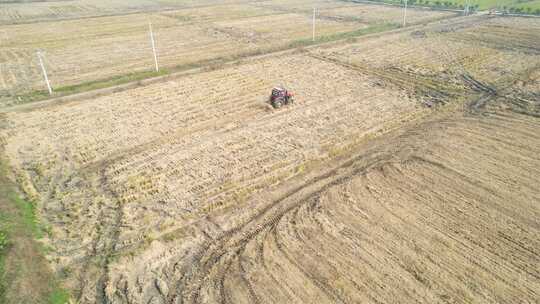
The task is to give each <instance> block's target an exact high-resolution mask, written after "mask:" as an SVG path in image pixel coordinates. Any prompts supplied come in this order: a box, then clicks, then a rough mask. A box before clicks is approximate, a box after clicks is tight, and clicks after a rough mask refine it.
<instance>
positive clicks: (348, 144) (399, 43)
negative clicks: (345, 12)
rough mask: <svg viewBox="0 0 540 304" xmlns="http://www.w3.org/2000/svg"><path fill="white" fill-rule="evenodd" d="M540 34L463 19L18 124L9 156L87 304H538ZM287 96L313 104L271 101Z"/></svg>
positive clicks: (97, 101)
mask: <svg viewBox="0 0 540 304" xmlns="http://www.w3.org/2000/svg"><path fill="white" fill-rule="evenodd" d="M327 4H328V5H329V6H331V5H332V4H333V2H332V1H328V2H327ZM302 5H305V3H304V4H302V3H300V2H299V3H298V8H295V10H296V11H290V12H285V13H283V12H282V13H280V14H278V15H273V14H270V15H265V14H262V15H259V16H258V17H255V16H254V15H256V14H259V13H261V11H260V10H259V8H264V10H266V9H268V8H271V9H272V10H274V11H278V8H279V7H280V3H279V2H278V1H276V2H275V3H272V4H271V5H270V4H268V3H267V2H266V1H265V2H258V3H257V5H256V6H254V7H257V9H254V10H253V11H249V12H248V15H249V16H242V17H241V18H239V19H236V18H237V16H235V17H234V18H230V19H226V18H225V17H223V18H224V19H222V17H221V16H219V17H216V18H217V19H215V20H217V21H212V22H211V24H212V25H213V26H216V27H219V28H226V27H232V28H234V29H235V30H234V31H235V32H236V31H241V30H242V28H243V27H245V26H246V25H245V24H244V23H243V21H245V20H252V21H250V22H248V24H255V25H257V26H258V25H262V24H263V23H264V22H261V23H257V22H258V21H259V20H268V19H266V18H281V16H301V15H302V13H301V12H300V11H301V10H302V9H304V8H303V7H302ZM207 9H208V8H207ZM329 9H335V7H329ZM264 10H263V11H264ZM239 11H240V10H238V9H237V8H231V11H230V12H233V13H231V14H238V12H239ZM201 12H202V13H201V15H200V17H197V18H193V19H189V18H187V17H185V16H186V15H179V14H177V12H174V13H172V14H169V12H168V13H167V14H161V15H160V18H161V19H159V20H163V22H165V23H167V22H170V20H173V19H182V20H184V21H183V22H186V26H190V25H191V26H199V25H198V23H197V22H199V21H197V20H206V21H208V20H209V18H210V19H212V18H214V17H213V14H212V13H208V11H206V10H202V11H201ZM234 12H236V13H234ZM252 14H253V15H252ZM166 15H167V16H166ZM224 15H226V14H224ZM326 20H327V21H328V22H338V23H340V24H341V25H345V24H348V22H356V21H354V20H350V19H349V20H348V21H346V22H345V21H335V20H329V19H326ZM527 20H529V19H519V18H490V17H488V16H475V17H467V18H453V19H451V20H446V21H443V22H440V23H436V24H430V25H426V26H422V27H420V28H421V30H418V28H412V29H409V30H402V31H399V32H394V33H387V34H381V35H378V36H373V37H364V38H356V39H354V40H348V41H343V42H340V43H338V44H330V45H325V46H320V47H316V48H310V49H305V50H297V51H295V52H287V53H283V54H278V55H269V56H264V57H253V58H251V59H246V60H244V61H243V62H242V63H238V64H232V65H227V66H223V67H221V68H218V69H215V70H212V71H204V72H197V73H191V74H186V75H184V76H182V77H178V78H175V79H172V80H168V81H164V82H161V83H153V84H150V85H146V86H141V87H138V88H134V89H129V90H124V91H120V92H115V93H111V94H108V95H105V96H100V97H96V98H93V99H92V100H78V101H72V102H66V103H58V104H55V103H46V104H41V105H39V106H35V107H26V108H24V109H21V108H13V109H12V110H11V111H5V112H4V113H3V114H2V117H1V121H0V122H1V124H0V142H1V143H2V144H3V152H4V153H5V156H6V158H7V159H9V161H10V165H11V167H12V169H13V173H14V176H15V178H16V180H17V182H18V183H19V184H20V186H21V188H22V190H23V191H24V193H25V194H26V195H27V197H28V198H29V199H31V200H33V201H34V202H35V203H36V206H37V210H38V212H39V216H40V218H41V219H42V221H43V222H44V223H45V224H46V225H47V226H48V227H50V229H49V235H48V237H47V238H46V240H44V242H45V243H46V245H47V246H49V247H50V248H51V250H50V253H49V254H48V259H49V261H50V263H51V265H52V266H53V268H54V270H55V271H56V272H58V273H60V274H62V275H63V276H64V277H65V286H66V287H68V288H69V289H70V290H72V292H73V296H74V298H76V299H77V300H78V301H79V302H80V303H152V304H155V303H314V302H317V303H319V302H321V303H362V302H369V303H371V302H377V303H392V302H403V303H409V302H420V303H470V302H474V303H514V302H524V303H535V302H537V301H538V300H539V299H540V294H539V292H538V290H540V268H539V266H538V265H540V258H539V256H540V254H539V253H540V241H539V240H538V237H537V235H538V234H539V233H540V231H539V230H540V222H539V219H540V205H539V204H538V203H539V202H540V188H539V187H538V180H539V178H540V169H539V168H540V158H539V157H538V155H539V153H540V124H539V122H540V121H539V119H540V115H539V113H540V98H539V93H540V92H539V90H538V84H539V81H540V61H539V59H540V52H539V51H538V45H537V41H538V40H536V39H537V38H538V36H537V34H536V33H537V32H538V31H536V30H537V29H538V27H539V24H538V23H536V21H530V22H529V21H527ZM527 22H529V23H527ZM294 23H295V22H292V23H291V24H294ZM157 24H159V22H157ZM171 27H172V28H174V27H175V25H172V26H171ZM527 27H529V28H531V29H534V30H535V31H530V32H527V31H525V30H524V29H525V28H527ZM163 28H167V27H166V26H163ZM480 30H481V31H482V35H478V34H477V33H478V32H479V31H480ZM258 31H262V30H260V29H259V30H258ZM126 32H129V31H126ZM300 35H303V34H300ZM475 35H476V36H475ZM509 37H511V38H509ZM436 43H439V44H436ZM437 46H438V48H437ZM400 51H401V52H400ZM398 54H401V55H398ZM277 84H283V85H284V86H286V87H287V88H290V89H291V90H292V91H294V92H295V96H296V101H295V103H294V104H293V105H289V106H286V107H284V108H282V109H279V110H273V109H271V108H270V107H269V106H268V105H267V104H266V103H265V101H266V99H267V96H268V94H269V90H270V88H272V87H273V86H275V85H277Z"/></svg>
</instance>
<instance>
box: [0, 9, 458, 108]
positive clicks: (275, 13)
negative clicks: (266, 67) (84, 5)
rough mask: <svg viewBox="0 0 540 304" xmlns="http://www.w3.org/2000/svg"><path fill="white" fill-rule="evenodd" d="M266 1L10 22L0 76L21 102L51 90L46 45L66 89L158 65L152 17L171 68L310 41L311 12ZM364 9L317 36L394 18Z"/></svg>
mask: <svg viewBox="0 0 540 304" xmlns="http://www.w3.org/2000/svg"><path fill="white" fill-rule="evenodd" d="M325 3H327V4H329V5H330V4H332V7H339V6H340V5H341V6H344V5H347V7H349V6H350V5H351V4H349V3H343V2H340V1H331V2H325ZM263 4H266V2H265V3H254V4H234V3H233V4H230V5H227V4H222V5H213V6H212V5H208V6H204V7H201V8H198V9H196V10H195V9H192V8H190V7H186V8H184V9H179V10H173V11H164V12H161V13H153V14H149V13H148V14H147V13H144V14H143V13H141V14H130V15H124V16H114V17H100V18H87V19H78V20H64V21H56V22H47V23H46V25H47V26H43V24H42V23H32V24H20V25H11V26H3V27H2V28H0V39H2V44H1V45H0V58H3V59H2V61H1V62H0V70H2V71H7V72H6V73H5V74H4V75H5V76H4V77H3V79H2V81H1V82H0V104H1V105H4V106H5V105H6V104H7V105H10V104H14V103H17V102H21V100H22V101H24V100H25V98H30V97H31V96H32V93H35V91H36V90H41V91H43V90H44V89H45V84H44V81H43V79H42V76H41V70H40V67H39V66H38V64H37V58H36V51H37V50H42V51H44V53H45V55H44V57H45V65H46V68H47V70H48V72H49V74H50V75H49V78H50V80H51V83H52V86H53V88H57V89H59V90H62V89H63V88H66V87H69V86H73V85H81V84H86V83H91V82H93V81H104V80H110V79H113V80H114V78H115V77H119V76H127V75H137V73H142V72H148V71H151V70H152V69H153V67H154V62H153V60H154V59H153V55H152V49H151V44H150V40H149V39H150V37H149V32H148V21H152V23H153V27H154V32H155V36H156V40H157V51H158V60H159V63H160V66H161V67H162V68H164V69H167V68H169V69H175V68H178V67H190V66H197V65H204V64H208V63H209V62H215V61H226V60H231V59H234V58H241V57H244V56H250V55H253V54H260V53H265V52H269V51H273V50H277V49H282V48H288V47H290V46H291V45H295V43H297V44H298V43H299V42H300V44H301V43H302V42H305V41H310V39H311V34H312V32H311V22H312V19H311V12H309V11H304V10H297V9H295V8H294V6H292V7H290V8H287V10H285V9H276V7H275V6H271V5H266V6H265V5H263ZM268 4H272V2H269V3H268ZM276 5H277V4H276ZM302 5H303V6H305V7H307V6H308V3H307V2H306V1H304V2H302ZM355 6H362V5H361V4H358V5H355ZM380 10H382V11H384V12H386V13H388V15H387V14H386V13H385V14H382V13H381V14H380V15H379V16H397V14H399V9H398V8H394V7H382V8H381V9H380ZM378 12H379V11H378ZM359 14H360V15H361V16H364V15H366V16H371V17H369V18H366V19H365V20H364V19H363V17H359V19H346V18H345V19H344V18H341V17H340V16H337V15H336V18H330V16H331V12H324V13H322V12H321V16H320V20H319V21H318V24H317V37H324V36H332V35H336V34H340V33H347V32H352V31H357V30H362V29H366V28H369V27H371V26H372V25H375V26H378V25H379V24H381V23H384V24H392V22H393V21H391V20H390V19H389V18H388V17H382V18H381V17H375V16H376V15H373V14H371V13H370V12H369V11H363V12H359ZM414 14H415V13H413V12H411V15H412V17H411V19H416V18H417V16H415V15H414ZM418 15H419V16H420V15H421V16H423V17H422V18H440V13H436V12H428V11H421V12H419V13H418ZM445 16H450V15H448V14H446V15H445ZM377 18H379V20H376V19H377ZM422 20H424V19H422ZM13 52H22V53H23V54H24V56H19V57H17V58H11V57H10V56H11V55H10V54H11V53H13ZM29 96H30V97H29Z"/></svg>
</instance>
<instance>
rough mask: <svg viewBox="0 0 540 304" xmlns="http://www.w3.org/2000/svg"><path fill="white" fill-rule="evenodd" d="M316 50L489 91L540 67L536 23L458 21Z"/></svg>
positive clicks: (352, 62) (539, 36)
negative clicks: (530, 69)
mask: <svg viewBox="0 0 540 304" xmlns="http://www.w3.org/2000/svg"><path fill="white" fill-rule="evenodd" d="M451 23H452V24H451V25H448V24H446V23H444V22H443V23H442V24H440V25H438V26H433V27H430V28H427V29H425V28H424V29H420V30H416V31H413V32H404V33H396V34H392V35H384V36H381V37H380V38H378V39H369V40H367V41H360V42H358V43H356V44H347V45H344V46H340V47H331V48H328V49H321V50H319V51H317V54H318V55H322V56H324V57H325V58H327V59H330V60H337V61H339V62H343V63H347V64H350V65H352V66H356V67H357V68H359V69H367V70H373V71H384V72H382V73H386V74H388V75H391V77H396V75H399V74H401V75H403V76H404V77H405V78H406V77H414V78H418V77H427V78H438V80H439V81H441V82H450V83H454V84H455V85H457V86H472V87H475V88H476V89H478V90H486V89H488V90H489V89H490V87H493V86H494V85H496V84H497V83H501V84H502V83H505V82H506V81H508V80H509V79H513V78H515V77H516V75H519V74H520V73H522V72H524V71H526V70H527V69H529V68H530V67H535V66H537V65H538V64H540V32H539V31H538V29H540V19H531V20H529V19H522V18H486V16H479V17H471V18H462V19H460V20H459V21H452V22H451Z"/></svg>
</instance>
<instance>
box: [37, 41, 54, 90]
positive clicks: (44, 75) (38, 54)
mask: <svg viewBox="0 0 540 304" xmlns="http://www.w3.org/2000/svg"><path fill="white" fill-rule="evenodd" d="M37 56H38V58H39V65H40V66H41V71H42V72H43V77H44V78H45V83H47V89H49V95H52V88H51V84H50V82H49V77H47V70H45V65H44V64H43V59H42V58H41V52H37Z"/></svg>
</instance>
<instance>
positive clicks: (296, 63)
mask: <svg viewBox="0 0 540 304" xmlns="http://www.w3.org/2000/svg"><path fill="white" fill-rule="evenodd" d="M283 66H291V67H294V69H292V70H288V69H287V70H284V69H282V67H283ZM322 71H324V73H321V72H322ZM280 82H281V83H284V84H286V85H288V86H289V87H291V88H292V89H293V90H295V91H296V92H297V94H298V99H297V104H298V106H293V107H290V108H288V109H286V110H284V111H280V112H272V111H270V112H269V111H268V110H267V109H266V107H265V106H264V104H263V102H262V99H263V98H264V97H265V96H266V95H267V93H268V88H270V87H272V85H274V84H276V83H280ZM375 82H376V79H373V78H371V77H368V76H365V75H362V74H358V73H357V72H355V71H351V70H348V69H346V68H344V67H341V66H339V65H335V64H331V63H326V62H324V61H323V62H321V61H318V60H316V59H314V58H311V57H309V56H304V55H294V56H288V57H284V58H281V59H278V58H270V59H266V60H262V61H259V62H254V63H252V64H247V65H242V66H239V67H232V68H227V69H223V70H218V71H214V72H210V73H204V74H197V75H194V76H192V77H188V78H181V79H179V80H177V81H171V82H167V83H162V84H157V85H151V86H148V87H144V88H140V89H134V90H130V91H126V92H122V93H118V94H113V95H110V96H107V97H103V98H99V99H97V100H94V101H92V102H91V103H86V102H81V103H78V104H74V105H71V106H66V107H52V108H50V109H47V110H44V111H32V112H28V113H18V114H16V115H15V116H13V117H12V118H11V119H8V121H9V125H10V127H9V130H8V131H7V132H8V133H9V134H12V135H11V136H15V137H11V136H10V139H9V140H8V141H9V142H10V143H11V144H8V145H7V146H6V151H7V152H8V154H10V155H13V156H15V157H16V159H17V163H18V164H19V165H18V166H20V171H19V172H20V173H21V175H20V178H22V179H25V178H24V176H26V178H27V183H26V184H27V185H28V188H27V191H28V193H32V194H34V195H35V197H36V198H37V199H39V200H40V201H48V203H47V204H44V205H43V211H44V213H45V214H47V218H48V221H49V222H50V223H51V225H52V231H53V232H52V233H53V235H55V237H54V239H52V240H51V241H52V243H51V245H53V246H54V247H56V248H58V255H56V256H55V257H54V259H55V261H56V263H58V264H57V265H58V266H59V267H69V268H70V269H73V271H78V270H79V269H81V268H79V267H82V268H84V269H86V270H88V269H89V267H90V268H91V269H92V271H94V270H95V271H98V272H101V271H102V269H101V270H100V268H95V269H94V268H92V266H91V263H90V264H89V262H83V264H82V265H81V261H86V260H88V259H91V260H95V259H96V258H97V259H104V258H105V259H107V257H108V256H109V255H111V254H113V252H116V253H115V254H117V253H119V252H122V251H125V252H129V251H131V250H135V251H137V250H145V248H146V246H147V245H145V244H147V243H148V242H149V241H150V240H153V239H162V238H168V239H171V241H172V243H171V245H172V244H174V243H176V242H177V241H174V240H175V239H176V237H175V236H170V235H169V236H167V235H168V234H169V233H173V235H174V234H175V231H178V230H182V229H186V227H190V226H192V225H197V223H199V224H201V223H202V222H204V221H205V218H206V216H208V215H210V214H220V213H222V212H224V211H225V210H228V209H231V208H241V207H242V206H243V205H244V204H245V203H246V198H247V196H248V195H249V194H250V193H252V192H254V191H257V190H259V189H261V188H264V187H266V186H268V185H272V184H274V183H276V182H279V181H281V180H283V179H287V178H289V177H291V176H294V175H295V174H298V173H299V172H302V171H303V170H305V168H306V166H307V165H308V164H309V162H310V161H316V160H320V159H324V158H325V157H328V155H331V154H332V153H336V151H339V150H340V149H342V148H343V147H345V146H347V145H348V144H350V143H354V142H356V141H359V140H362V138H364V137H365V136H370V134H371V135H373V134H375V133H377V132H381V131H384V130H386V129H387V128H392V127H394V125H395V124H400V123H401V122H402V121H406V120H409V119H414V117H415V116H418V115H422V113H424V112H425V109H423V108H422V107H421V106H420V104H419V103H418V102H416V101H415V100H414V99H411V98H409V97H408V96H407V94H406V92H404V91H402V90H389V89H388V88H382V87H378V86H376V85H375V84H374V83H375ZM313 83H318V84H319V86H317V87H313V86H312V84H313ZM96 125H99V126H100V127H99V128H96V127H95V126H96ZM285 126H286V127H285ZM15 130H25V131H24V132H22V133H18V132H17V133H13V131H15ZM43 132H44V133H43ZM40 138H47V140H46V141H42V140H40ZM36 141H37V142H39V143H38V144H36ZM27 170H28V171H27ZM25 172H26V173H25ZM32 172H33V173H32ZM105 181H106V185H107V186H106V188H103V187H102V186H101V185H100V184H102V183H103V182H105ZM31 185H36V187H35V188H33V187H31ZM69 219H74V220H69ZM60 223H65V224H60ZM67 223H69V224H67ZM66 224H67V225H66ZM118 225H121V226H122V228H120V226H118ZM115 227H116V228H115ZM81 240H83V241H82V242H81ZM193 241H196V239H195V240H193ZM189 242H190V241H186V244H188V243H189ZM81 245H82V246H81ZM98 247H99V248H101V249H100V251H102V252H103V253H104V256H101V257H94V256H93V255H94V254H93V253H92V252H94V250H95V248H98ZM67 252H72V253H73V254H69V255H66V254H64V253H67ZM81 259H82V260H81ZM100 267H103V265H101V266H100ZM92 271H91V272H88V273H87V274H83V273H81V275H90V276H95V275H98V276H102V275H105V274H104V273H102V274H99V273H98V274H96V273H93V272H92ZM91 280H92V282H94V283H93V284H96V283H97V280H96V278H95V277H94V278H92V279H91ZM73 287H74V288H75V289H78V288H79V286H73ZM149 287H151V286H150V285H149ZM95 289H96V286H95V285H92V284H87V286H86V287H84V289H83V290H81V292H82V298H83V299H86V300H85V301H83V302H88V301H91V299H95V296H96V295H95V294H94V293H95ZM129 296H130V297H136V298H137V299H139V300H140V298H138V297H146V296H148V294H146V293H143V294H133V295H129ZM87 297H88V298H87ZM137 301H138V300H137Z"/></svg>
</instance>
